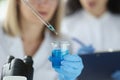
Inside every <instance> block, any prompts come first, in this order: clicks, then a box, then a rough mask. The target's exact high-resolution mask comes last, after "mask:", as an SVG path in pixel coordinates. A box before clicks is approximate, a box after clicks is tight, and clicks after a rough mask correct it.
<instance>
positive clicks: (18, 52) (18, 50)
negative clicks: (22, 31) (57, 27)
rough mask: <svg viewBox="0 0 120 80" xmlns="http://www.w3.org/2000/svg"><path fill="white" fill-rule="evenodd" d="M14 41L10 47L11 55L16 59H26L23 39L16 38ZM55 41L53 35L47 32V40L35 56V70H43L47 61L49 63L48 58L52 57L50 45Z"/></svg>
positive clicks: (12, 39) (45, 39)
mask: <svg viewBox="0 0 120 80" xmlns="http://www.w3.org/2000/svg"><path fill="white" fill-rule="evenodd" d="M9 39H10V38H9ZM10 40H11V41H12V44H11V45H12V46H11V47H10V49H9V50H10V55H13V56H14V57H16V58H20V59H24V57H25V52H24V49H23V44H22V40H21V37H20V36H18V37H14V38H11V39H10ZM52 41H53V38H52V36H51V34H50V33H49V32H48V31H46V32H45V38H44V40H43V42H42V44H41V46H40V47H39V49H38V51H37V52H36V54H35V55H34V56H33V61H34V65H33V67H34V69H35V70H37V69H38V68H41V66H42V65H43V64H44V63H45V61H48V57H49V55H50V46H51V45H50V43H51V42H52Z"/></svg>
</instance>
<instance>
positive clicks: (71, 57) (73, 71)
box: [49, 54, 83, 80]
mask: <svg viewBox="0 0 120 80" xmlns="http://www.w3.org/2000/svg"><path fill="white" fill-rule="evenodd" d="M49 60H50V61H51V62H55V61H56V58H54V57H52V56H50V57H49ZM53 68H54V69H55V71H56V72H58V74H59V80H75V79H76V78H77V77H78V76H79V75H80V74H81V71H82V69H83V63H82V60H81V58H80V57H79V56H78V55H75V54H67V55H65V56H64V58H63V60H62V61H61V66H60V67H55V66H53Z"/></svg>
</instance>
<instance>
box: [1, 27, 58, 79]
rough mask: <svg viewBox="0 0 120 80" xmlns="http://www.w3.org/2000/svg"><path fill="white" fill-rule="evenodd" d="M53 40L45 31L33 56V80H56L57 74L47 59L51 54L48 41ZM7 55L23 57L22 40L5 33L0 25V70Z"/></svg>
mask: <svg viewBox="0 0 120 80" xmlns="http://www.w3.org/2000/svg"><path fill="white" fill-rule="evenodd" d="M54 40H55V39H54V38H53V37H52V36H50V34H49V32H46V34H45V40H44V41H43V43H42V45H41V46H40V48H39V49H38V51H37V52H36V55H34V57H33V61H34V64H33V67H34V77H33V80H57V75H58V74H57V73H56V72H55V71H54V69H53V68H52V66H51V62H50V61H49V60H48V57H49V56H50V54H51V45H50V43H51V42H53V41H54ZM9 55H13V56H14V57H16V58H20V59H23V58H24V57H25V53H24V49H23V45H22V41H21V38H20V37H14V38H13V37H10V36H8V35H6V34H5V33H4V32H3V30H2V29H1V27H0V72H1V69H2V66H3V64H4V63H5V62H6V60H7V56H9Z"/></svg>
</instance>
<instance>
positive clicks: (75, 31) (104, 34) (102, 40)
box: [61, 10, 120, 51]
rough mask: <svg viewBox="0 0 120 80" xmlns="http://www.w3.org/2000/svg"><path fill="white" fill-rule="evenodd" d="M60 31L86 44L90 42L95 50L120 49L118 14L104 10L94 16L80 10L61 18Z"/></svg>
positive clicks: (119, 20)
mask: <svg viewBox="0 0 120 80" xmlns="http://www.w3.org/2000/svg"><path fill="white" fill-rule="evenodd" d="M61 32H62V33H63V34H66V35H69V37H71V38H73V37H74V38H77V39H79V40H80V41H82V42H83V43H84V44H86V45H90V44H92V45H93V47H94V48H95V49H96V51H107V50H109V49H110V50H111V49H112V50H120V15H113V14H111V13H110V12H106V13H105V14H103V15H102V16H101V17H100V18H96V17H94V16H92V15H91V14H89V13H88V12H87V11H84V10H81V11H78V12H76V13H75V14H73V15H71V16H69V17H66V18H65V19H64V20H63V23H62V28H61ZM74 44H75V45H76V48H77V49H78V48H80V46H79V45H78V44H76V43H74Z"/></svg>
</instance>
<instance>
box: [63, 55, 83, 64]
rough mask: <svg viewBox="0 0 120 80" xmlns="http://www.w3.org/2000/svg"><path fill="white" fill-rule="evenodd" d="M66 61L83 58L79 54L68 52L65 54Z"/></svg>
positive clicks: (78, 60) (76, 60) (75, 60)
mask: <svg viewBox="0 0 120 80" xmlns="http://www.w3.org/2000/svg"><path fill="white" fill-rule="evenodd" d="M64 61H73V62H82V59H81V58H80V57H79V56H78V55H77V54H68V55H66V56H64Z"/></svg>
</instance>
